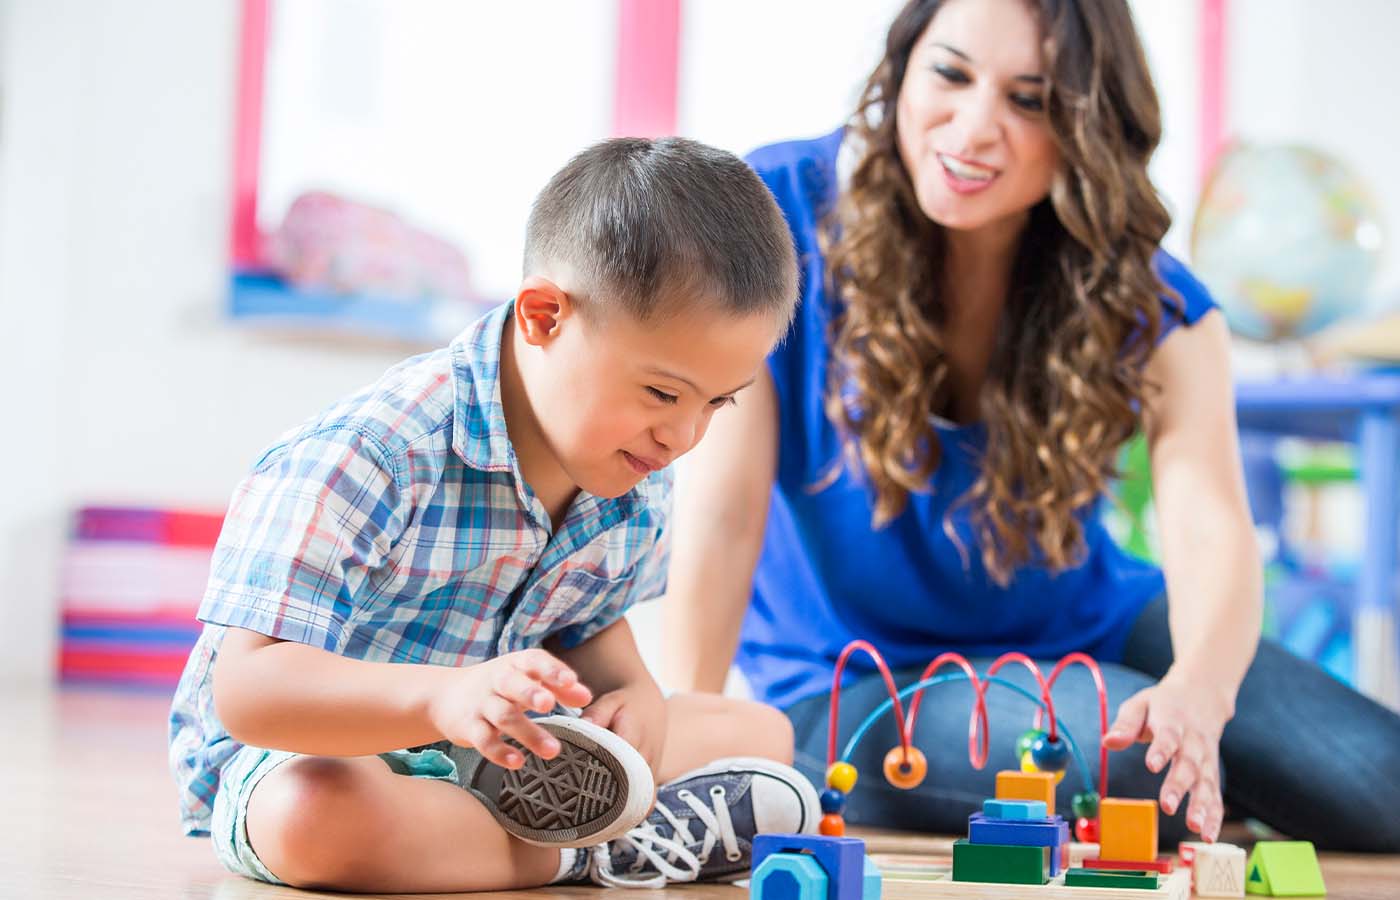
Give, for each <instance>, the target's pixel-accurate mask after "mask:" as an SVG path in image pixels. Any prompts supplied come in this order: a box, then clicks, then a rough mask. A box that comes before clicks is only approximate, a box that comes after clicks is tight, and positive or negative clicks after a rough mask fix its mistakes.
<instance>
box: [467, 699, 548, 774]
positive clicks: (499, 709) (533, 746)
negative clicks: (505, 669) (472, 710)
mask: <svg viewBox="0 0 1400 900" xmlns="http://www.w3.org/2000/svg"><path fill="white" fill-rule="evenodd" d="M481 711H482V715H483V716H485V717H486V721H488V722H490V723H491V724H492V725H493V726H494V727H495V728H497V729H499V730H500V731H501V732H502V733H503V734H505V735H507V736H509V737H512V738H515V740H517V741H519V742H520V745H521V746H522V747H524V748H525V749H526V750H529V751H530V752H531V753H533V754H535V755H536V756H538V757H541V758H542V759H553V758H554V757H555V756H558V755H559V741H558V740H557V739H556V738H555V737H554V735H552V734H550V733H549V732H548V731H545V730H544V729H543V728H541V727H540V726H538V725H536V724H535V723H534V722H532V721H530V719H528V718H526V717H525V714H524V713H523V712H521V711H520V709H519V708H518V707H516V706H515V704H513V703H511V702H510V701H509V700H506V699H505V698H504V697H492V698H490V699H489V700H487V701H486V703H485V704H483V705H482V710H481Z"/></svg>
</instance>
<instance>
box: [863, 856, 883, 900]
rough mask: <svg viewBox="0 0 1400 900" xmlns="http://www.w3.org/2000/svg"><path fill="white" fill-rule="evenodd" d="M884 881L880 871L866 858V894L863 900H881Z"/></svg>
mask: <svg viewBox="0 0 1400 900" xmlns="http://www.w3.org/2000/svg"><path fill="white" fill-rule="evenodd" d="M883 881H884V879H883V878H881V876H880V870H879V869H878V868H876V866H875V863H874V861H873V860H871V858H870V857H868V856H867V857H866V858H865V893H864V894H863V895H862V896H861V900H880V886H881V884H883Z"/></svg>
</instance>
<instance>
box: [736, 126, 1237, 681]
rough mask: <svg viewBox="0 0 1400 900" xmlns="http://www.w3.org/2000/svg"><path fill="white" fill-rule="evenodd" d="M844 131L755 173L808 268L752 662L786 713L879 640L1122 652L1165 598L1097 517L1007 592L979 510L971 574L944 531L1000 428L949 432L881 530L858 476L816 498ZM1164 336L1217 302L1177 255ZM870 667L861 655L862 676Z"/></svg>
mask: <svg viewBox="0 0 1400 900" xmlns="http://www.w3.org/2000/svg"><path fill="white" fill-rule="evenodd" d="M841 139H842V132H841V131H836V132H834V133H832V134H830V135H827V136H826V137H823V138H819V139H816V140H808V141H791V142H787V143H782V144H774V145H771V146H768V147H764V148H761V149H759V150H757V151H755V152H754V153H753V154H751V155H750V157H749V162H750V164H752V165H753V167H754V168H755V169H756V170H757V171H758V173H759V175H760V176H761V177H762V178H763V180H764V182H765V183H767V185H768V187H769V189H770V190H771V191H772V192H773V195H774V197H776V198H777V201H778V205H779V206H780V207H781V208H782V210H783V213H784V215H785V216H786V217H787V221H788V225H789V227H790V228H791V229H792V235H793V240H794V241H795V243H796V246H797V252H798V256H799V259H800V260H801V264H802V303H801V306H800V307H799V310H798V314H797V319H796V321H795V322H794V323H793V327H792V330H791V332H789V334H788V336H787V339H786V341H785V342H784V343H783V344H782V345H781V346H780V347H779V348H778V349H777V350H776V351H775V352H774V353H773V355H772V356H771V357H770V358H769V368H770V370H771V372H772V376H773V381H774V385H775V387H776V390H777V397H778V408H779V412H778V421H779V450H778V471H777V480H776V483H775V484H774V486H773V495H772V503H771V506H770V511H769V515H768V526H767V533H766V535H765V537H764V544H763V552H762V555H761V556H760V558H759V562H758V568H757V572H756V575H755V582H754V591H753V598H752V602H751V603H750V605H749V609H748V612H747V614H746V616H745V618H744V623H743V628H742V631H741V636H740V644H739V652H738V658H737V662H738V664H739V667H740V669H741V670H742V671H743V672H744V674H745V676H747V678H748V680H749V683H750V685H751V686H752V687H753V689H754V692H755V694H756V695H757V696H758V697H759V698H760V699H762V700H765V701H767V702H769V703H773V704H775V705H777V706H779V707H787V706H790V705H791V704H793V703H795V702H796V701H798V700H801V699H802V698H804V697H808V696H811V695H813V694H818V693H822V692H825V691H829V690H830V689H831V675H832V667H833V665H834V663H835V661H836V657H837V656H838V655H839V654H840V652H841V649H842V648H843V647H844V646H845V645H846V644H847V643H848V642H849V641H851V640H853V639H856V638H863V639H865V640H868V641H870V642H871V643H873V644H874V645H875V646H876V647H877V648H878V649H879V650H880V651H881V653H882V654H883V655H884V656H885V658H886V659H887V660H888V661H889V663H890V665H891V666H896V667H898V666H918V665H923V664H925V663H927V662H929V661H930V660H931V659H932V658H933V657H934V656H935V655H936V654H938V653H939V652H942V651H945V650H956V651H958V652H961V653H963V654H964V655H968V656H974V655H976V656H995V655H999V654H1001V653H1003V652H1006V651H1008V650H1019V651H1021V652H1024V653H1027V654H1030V655H1031V656H1032V657H1035V658H1041V659H1056V658H1058V657H1060V656H1063V655H1064V654H1065V653H1068V652H1070V651H1074V650H1080V651H1085V652H1088V653H1090V654H1092V655H1093V656H1095V657H1096V658H1098V659H1100V660H1102V661H1115V660H1117V659H1119V658H1120V657H1121V655H1122V648H1123V644H1124V642H1125V641H1126V640H1127V633H1128V630H1129V629H1130V628H1131V627H1132V624H1133V622H1134V620H1135V619H1136V617H1137V615H1138V614H1139V612H1141V610H1142V608H1143V607H1144V606H1145V605H1146V604H1147V602H1148V601H1149V600H1151V599H1152V598H1154V597H1156V596H1158V595H1160V594H1161V593H1162V592H1163V591H1164V589H1165V586H1164V582H1163V579H1162V574H1161V571H1160V570H1159V569H1157V568H1156V567H1155V566H1152V565H1150V564H1148V563H1145V562H1142V561H1139V560H1137V559H1135V558H1133V557H1130V556H1128V555H1127V554H1126V553H1125V552H1124V551H1123V550H1121V549H1120V548H1119V547H1118V546H1117V545H1116V544H1115V543H1114V542H1113V540H1112V539H1111V538H1110V537H1109V535H1108V534H1107V533H1106V531H1105V530H1104V527H1103V525H1102V524H1101V522H1100V521H1099V517H1098V515H1097V511H1096V510H1090V511H1088V512H1087V513H1086V514H1084V515H1083V516H1082V520H1083V522H1084V540H1085V543H1086V545H1087V555H1086V557H1085V560H1084V562H1083V563H1082V564H1081V565H1079V566H1077V567H1075V568H1072V569H1069V570H1066V571H1061V572H1059V573H1058V574H1055V573H1052V572H1051V571H1049V570H1048V569H1046V568H1044V567H1043V566H1038V565H1035V564H1029V565H1026V566H1024V567H1022V568H1021V569H1020V570H1019V571H1017V572H1016V573H1015V574H1014V576H1013V579H1012V581H1011V583H1010V584H1009V585H1008V586H1007V587H1005V588H1003V587H1000V586H998V585H997V584H996V583H995V582H994V581H992V579H991V578H990V577H989V576H988V575H987V572H986V570H985V569H984V568H983V566H982V564H981V559H980V555H979V553H978V546H977V541H976V539H975V537H974V536H973V532H972V529H971V524H970V511H969V510H968V509H967V507H966V506H964V507H962V508H960V509H958V510H956V511H954V512H953V513H952V515H951V522H952V525H953V528H954V529H955V531H956V533H957V534H958V535H959V537H960V538H961V539H962V541H963V544H964V546H965V548H966V550H967V559H966V565H964V559H963V556H962V555H960V553H959V550H958V548H957V546H956V545H955V544H954V543H953V542H952V541H951V540H949V539H948V537H947V536H946V535H945V533H944V526H943V523H944V519H945V517H947V516H948V515H949V506H950V505H951V504H952V503H953V502H954V501H956V500H957V499H958V498H960V497H962V495H963V494H964V493H965V492H966V491H967V490H968V488H969V487H971V485H972V483H973V481H974V480H975V479H976V476H977V473H978V469H979V465H980V458H981V451H982V447H983V443H984V440H985V432H984V429H983V427H982V426H981V425H980V424H971V425H965V426H956V425H951V424H947V423H941V422H940V423H937V424H936V427H937V430H938V435H939V438H940V440H941V442H942V446H943V458H942V460H941V461H940V463H939V466H938V469H937V470H936V471H935V472H934V474H933V476H932V483H931V488H932V490H931V491H930V492H929V493H917V494H911V495H910V496H909V500H908V505H907V506H906V507H905V509H904V512H903V513H902V514H901V515H899V516H898V517H897V518H896V519H895V520H894V521H892V522H890V523H889V524H888V525H886V526H885V527H884V528H882V529H880V530H878V531H876V530H874V529H873V528H872V525H871V519H872V511H873V504H872V496H871V494H870V492H869V490H868V488H867V487H865V486H863V485H862V484H861V483H859V481H857V480H856V479H854V478H853V477H852V476H851V475H850V473H849V472H843V473H842V474H841V476H840V477H839V478H838V479H837V480H836V482H835V483H834V484H832V485H831V486H830V487H828V488H826V489H825V490H821V491H814V490H813V489H812V486H813V485H814V484H817V483H818V482H820V481H821V480H822V478H823V476H824V475H826V473H827V472H828V469H829V467H830V465H831V463H832V461H833V460H835V459H836V458H837V455H838V452H839V446H840V445H839V441H838V438H837V433H836V430H835V428H834V427H833V426H832V424H831V422H830V421H829V420H828V419H827V416H826V412H825V409H824V407H823V396H824V391H825V389H826V379H827V357H828V354H829V344H828V323H829V322H830V321H831V320H832V318H833V315H834V310H833V298H832V297H831V296H829V293H830V292H829V291H828V289H827V281H826V277H825V273H824V269H823V267H824V265H825V261H824V260H823V258H822V254H821V251H820V250H819V249H818V245H817V229H818V225H819V222H820V221H821V219H822V218H823V216H824V215H825V214H826V213H827V212H828V211H829V210H830V208H831V205H832V203H833V201H834V199H835V196H836V191H837V188H838V177H837V164H836V157H837V151H838V149H839V148H840V145H841ZM1155 263H1156V266H1157V270H1158V274H1159V276H1160V277H1161V279H1162V280H1163V282H1164V283H1165V284H1166V285H1168V286H1169V287H1170V288H1172V289H1173V290H1175V291H1176V293H1177V294H1179V295H1180V298H1181V302H1178V301H1177V300H1176V299H1175V298H1167V297H1164V298H1163V304H1164V307H1165V313H1166V314H1165V315H1164V316H1163V333H1164V334H1165V332H1166V330H1167V329H1170V328H1171V327H1174V326H1175V325H1176V324H1178V323H1180V322H1186V323H1194V322H1195V321H1197V320H1198V319H1199V318H1200V317H1201V316H1203V315H1205V313H1206V312H1208V311H1209V310H1210V309H1212V308H1213V306H1214V304H1213V303H1212V302H1211V300H1210V297H1209V295H1208V294H1207V293H1206V290H1205V288H1204V287H1203V286H1202V285H1201V284H1200V283H1199V282H1198V281H1196V279H1195V278H1194V277H1192V276H1191V274H1190V273H1189V272H1188V271H1187V270H1186V269H1185V267H1183V266H1182V265H1181V263H1179V262H1178V261H1176V260H1175V259H1173V258H1172V257H1170V256H1168V255H1167V254H1165V253H1162V252H1159V253H1158V254H1157V258H1156V260H1155ZM868 665H869V664H868V663H867V662H866V661H865V660H864V658H863V657H860V656H857V657H855V658H853V659H852V666H853V667H855V668H857V669H860V668H864V667H867V666H868Z"/></svg>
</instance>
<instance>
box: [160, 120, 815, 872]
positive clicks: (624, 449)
mask: <svg viewBox="0 0 1400 900" xmlns="http://www.w3.org/2000/svg"><path fill="white" fill-rule="evenodd" d="M796 295H797V270H796V260H795V258H794V253H793V249H792V243H791V238H790V236H789V232H788V228H787V226H786V225H785V223H784V221H783V218H782V215H781V213H780V212H779V210H778V207H777V206H776V204H775V203H774V201H773V199H772V198H771V196H770V195H769V194H768V191H767V189H766V188H765V187H764V185H763V183H762V182H761V181H760V180H759V179H758V177H757V176H756V175H755V174H754V173H753V172H752V171H751V170H749V169H748V168H747V166H745V165H744V164H743V163H742V162H741V161H740V160H738V159H737V158H735V157H733V156H732V155H730V154H728V153H724V152H721V151H717V150H714V149H711V148H708V147H705V146H704V145H701V144H697V143H694V142H692V141H687V140H682V139H676V138H667V139H663V140H657V141H648V140H640V139H618V140H612V141H606V142H604V143H602V144H599V145H596V146H594V147H592V148H590V149H588V150H586V151H584V152H583V153H581V154H579V155H578V156H577V157H575V158H574V159H573V160H572V161H571V162H570V163H569V164H568V165H567V166H566V167H565V168H564V169H563V170H562V171H560V172H559V173H558V174H557V175H556V176H555V177H554V178H553V179H552V180H551V181H550V183H549V184H548V185H547V186H546V187H545V189H544V191H543V192H542V193H541V194H540V196H539V197H538V198H537V200H536V202H535V206H534V209H533V212H532V214H531V216H530V221H529V225H528V230H527V237H526V253H525V278H524V280H523V282H522V284H521V287H520V290H519V292H518V293H517V295H516V297H515V299H514V301H513V302H512V303H508V304H506V305H504V306H502V307H500V308H498V309H497V310H495V311H494V312H492V313H489V314H488V315H486V316H485V317H484V318H483V319H481V320H480V321H478V322H477V323H476V324H474V325H473V326H471V327H470V328H469V329H468V330H467V331H466V332H464V333H463V334H462V335H461V336H459V337H458V338H457V339H456V340H455V341H454V342H453V343H452V344H451V345H450V346H449V347H448V348H446V349H445V350H440V351H438V352H435V353H430V354H427V355H424V356H419V357H416V358H413V359H410V360H407V361H406V362H404V363H401V364H399V365H398V366H396V367H395V368H393V369H391V370H390V371H389V372H388V373H387V374H385V375H384V376H383V377H382V378H381V379H380V380H379V381H378V382H376V383H374V384H372V385H370V386H369V387H368V388H366V389H364V390H362V391H361V392H360V393H358V394H356V395H354V396H352V397H350V398H348V399H347V400H344V401H342V402H340V403H338V404H336V405H335V406H333V407H331V408H330V409H329V410H327V411H326V412H325V413H324V414H322V415H321V416H319V417H317V418H315V419H313V420H311V421H310V422H308V423H306V424H305V425H303V426H301V427H300V428H297V429H295V430H293V431H292V432H290V433H288V434H287V435H285V436H284V437H283V438H282V439H281V440H280V441H279V442H277V443H276V444H274V445H273V446H272V447H271V449H269V450H268V451H267V452H266V453H265V454H264V455H263V456H262V458H261V459H260V460H259V461H258V462H257V463H256V465H255V466H254V467H253V470H252V473H251V474H250V475H249V476H248V477H247V478H246V479H245V480H244V482H243V483H242V484H241V485H240V486H239V488H238V490H237V491H236V493H235V495H234V498H233V501H232V504H231V506H230V509H229V514H228V518H227V521H226V523H225V526H224V530H223V533H222V534H221V535H220V538H219V544H218V547H217V549H216V551H215V553H214V560H213V569H212V572H211V577H210V583H209V588H208V591H207V593H206V595H205V597H204V602H203V605H202V606H201V609H200V614H199V615H200V619H201V620H202V621H204V622H205V623H206V626H205V629H204V632H203V635H202V636H201V637H200V640H199V642H198V644H197V646H196V647H195V649H194V652H193V653H192V654H191V657H190V661H189V664H188V665H187V667H186V669H185V673H184V676H183V678H182V679H181V682H180V687H179V689H178V692H177V694H176V697H175V701H174V707H173V709H172V713H171V747H170V758H171V765H172V768H173V770H174V772H175V776H176V779H177V780H178V782H179V784H180V787H181V791H182V818H183V823H184V826H185V828H186V830H187V831H188V832H190V833H193V834H198V833H205V832H208V833H210V834H211V836H212V838H213V843H214V847H215V851H216V853H217V854H218V856H219V858H220V860H221V861H222V862H223V863H224V864H225V865H226V866H227V867H228V868H229V869H230V870H232V871H234V872H238V873H241V874H243V875H247V876H249V877H252V878H258V879H262V880H265V881H272V882H285V883H288V884H292V885H296V886H300V887H316V888H328V889H339V890H350V891H387V892H414V891H468V890H499V889H508V888H522V887H532V886H538V885H543V884H546V883H550V882H554V881H584V880H588V879H590V878H591V879H592V880H594V881H598V882H600V883H604V884H617V883H641V884H664V883H665V881H666V880H692V879H694V878H697V877H699V878H734V877H741V876H742V875H743V874H744V873H745V872H746V871H747V867H748V851H749V841H750V840H751V839H752V837H753V835H754V833H755V832H757V831H801V830H811V829H812V828H813V826H814V824H815V822H816V820H817V818H818V816H819V815H820V813H819V811H818V809H817V798H816V795H815V792H814V790H813V789H812V787H811V785H810V784H808V783H807V782H805V781H804V780H803V779H802V777H801V776H800V775H798V774H797V773H796V772H795V771H793V770H792V769H790V768H789V767H788V766H786V765H783V764H781V763H779V762H776V760H783V761H788V760H790V758H791V754H792V733H791V729H790V727H789V726H788V725H787V722H786V719H785V718H784V717H783V716H782V715H781V714H780V713H777V712H776V711H775V710H771V709H769V708H767V707H762V706H759V705H756V704H747V703H741V702H737V701H731V700H726V699H722V698H715V697H702V696H698V695H691V696H685V695H681V696H673V697H670V698H663V696H662V693H661V691H660V690H659V689H658V687H657V685H656V683H655V682H654V681H653V680H652V679H651V677H650V676H649V675H648V673H647V670H646V668H645V666H644V665H643V663H642V661H641V659H640V657H639V655H638V651H637V647H636V644H635V643H634V641H633V638H632V634H631V632H630V630H629V629H628V626H627V623H626V621H625V620H624V619H622V618H621V616H622V614H623V612H624V611H625V610H626V609H627V608H628V607H629V606H631V605H632V603H634V602H635V601H637V600H641V599H647V598H650V597H654V596H656V595H658V594H659V593H660V592H661V590H662V588H663V579H664V572H665V569H666V542H665V537H664V527H665V519H666V510H667V499H668V494H669V488H670V482H669V475H668V473H667V471H666V466H667V465H668V464H669V463H670V462H671V461H673V460H674V459H675V458H676V457H678V456H680V455H681V454H683V453H685V452H686V451H688V450H689V449H690V448H691V447H692V446H694V445H695V443H696V441H698V440H700V438H701V436H702V435H703V434H704V432H705V429H706V427H707V425H708V424H709V421H710V418H711V416H713V415H716V414H720V415H722V414H723V412H722V408H723V407H724V406H726V405H729V404H731V403H733V402H735V398H734V395H735V394H736V393H737V392H739V391H740V390H741V389H742V388H743V387H745V386H746V385H747V384H749V383H750V382H752V381H753V380H754V378H755V376H756V374H757V373H758V371H759V369H760V367H761V366H762V365H763V364H764V359H765V357H766V356H767V354H768V352H769V351H770V350H771V349H772V347H773V346H774V345H775V343H776V342H777V341H778V339H779V337H780V336H781V335H782V334H783V332H784V331H785V330H786V328H787V326H788V323H789V321H790V320H791V317H792V313H793V307H794V303H795V297H796ZM558 707H564V708H566V709H567V708H571V707H581V708H583V713H582V716H581V717H578V716H577V715H567V714H566V715H551V716H544V717H540V716H543V715H544V714H546V713H550V712H551V711H554V710H556V708H558ZM527 714H529V715H527ZM404 748H409V749H404ZM740 753H744V754H750V755H751V756H752V757H755V758H741V759H730V758H727V757H732V756H734V755H735V754H740ZM697 767H699V768H697ZM653 775H654V776H655V777H653ZM656 783H660V784H661V785H662V786H661V788H660V791H659V793H657V792H656V791H655V789H654V784H656ZM654 796H655V798H656V805H655V809H654V811H653V812H651V814H650V816H649V817H648V810H649V809H651V808H652V802H653V797H654ZM644 820H645V821H644ZM582 848H592V849H582Z"/></svg>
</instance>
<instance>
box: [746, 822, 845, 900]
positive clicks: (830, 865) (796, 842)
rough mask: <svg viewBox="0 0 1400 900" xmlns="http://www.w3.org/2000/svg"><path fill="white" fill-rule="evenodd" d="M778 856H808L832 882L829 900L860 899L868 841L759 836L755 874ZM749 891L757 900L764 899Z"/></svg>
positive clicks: (818, 837) (754, 855) (786, 835)
mask: <svg viewBox="0 0 1400 900" xmlns="http://www.w3.org/2000/svg"><path fill="white" fill-rule="evenodd" d="M775 853H809V854H811V856H812V857H813V858H815V859H816V861H817V863H818V864H819V865H820V866H821V868H822V871H823V872H825V873H826V875H827V877H828V878H829V879H830V884H829V885H828V887H827V892H826V900H861V894H862V893H863V891H864V878H865V841H863V840H861V839H860V838H848V837H827V836H826V835H820V834H760V835H757V836H755V837H754V839H753V863H752V865H753V871H754V872H757V871H758V870H759V867H760V866H761V865H763V861H764V860H765V859H767V858H768V857H769V856H771V855H773V854H775ZM753 891H754V886H753V885H752V884H751V885H750V892H751V894H752V896H753V898H754V900H762V898H760V897H759V896H758V894H757V893H753Z"/></svg>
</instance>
